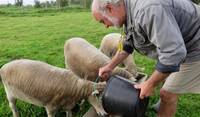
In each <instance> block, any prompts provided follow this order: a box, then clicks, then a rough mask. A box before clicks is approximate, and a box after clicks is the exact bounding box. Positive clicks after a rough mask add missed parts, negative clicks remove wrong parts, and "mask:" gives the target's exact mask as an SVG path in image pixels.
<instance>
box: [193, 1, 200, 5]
mask: <svg viewBox="0 0 200 117" xmlns="http://www.w3.org/2000/svg"><path fill="white" fill-rule="evenodd" d="M192 2H194V3H197V4H198V3H200V0H192Z"/></svg>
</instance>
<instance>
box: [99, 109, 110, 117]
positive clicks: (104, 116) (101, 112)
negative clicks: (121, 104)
mask: <svg viewBox="0 0 200 117" xmlns="http://www.w3.org/2000/svg"><path fill="white" fill-rule="evenodd" d="M97 114H98V116H100V117H106V116H107V115H108V114H107V113H106V112H105V111H104V110H99V111H97Z"/></svg>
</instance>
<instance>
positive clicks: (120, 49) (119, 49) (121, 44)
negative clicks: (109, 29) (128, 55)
mask: <svg viewBox="0 0 200 117" xmlns="http://www.w3.org/2000/svg"><path fill="white" fill-rule="evenodd" d="M123 29H124V28H123V27H122V29H121V37H120V41H119V44H118V51H119V52H120V51H122V50H123V42H124V32H123Z"/></svg>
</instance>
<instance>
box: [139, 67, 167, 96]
mask: <svg viewBox="0 0 200 117" xmlns="http://www.w3.org/2000/svg"><path fill="white" fill-rule="evenodd" d="M169 75H170V73H161V72H159V71H157V70H155V71H154V72H153V74H152V75H151V77H150V78H149V79H148V80H147V81H146V82H144V83H141V84H139V85H135V88H136V89H140V98H141V99H143V98H144V97H148V96H150V95H152V94H153V91H154V88H155V87H156V86H157V85H158V84H159V83H160V82H163V81H164V80H165V79H166V78H167V77H168V76H169Z"/></svg>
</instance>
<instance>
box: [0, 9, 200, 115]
mask: <svg viewBox="0 0 200 117" xmlns="http://www.w3.org/2000/svg"><path fill="white" fill-rule="evenodd" d="M111 32H119V31H118V30H116V29H105V28H104V26H102V25H101V24H98V23H97V22H95V21H94V20H93V19H92V17H91V13H90V11H89V10H82V9H62V10H59V9H32V8H0V66H2V65H4V64H5V63H7V62H9V61H11V60H14V59H19V58H26V59H34V60H41V61H44V62H47V63H49V64H52V65H55V66H58V67H65V65H64V55H63V45H64V43H65V41H66V40H67V39H69V38H71V37H83V38H85V39H86V40H87V41H89V42H90V43H92V44H93V45H95V46H96V47H99V44H100V42H101V39H102V37H103V36H104V35H106V34H108V33H111ZM135 61H136V64H137V65H138V66H139V67H141V68H143V69H144V72H145V73H147V74H149V75H150V74H151V73H152V71H153V68H154V64H155V61H153V60H150V59H148V58H146V57H144V56H141V55H139V54H137V53H136V54H135ZM158 92H159V90H158V89H157V90H156V91H155V95H154V96H152V97H151V98H150V104H149V105H151V104H153V103H155V102H156V101H157V99H158V96H159V93H158ZM17 106H18V110H19V111H20V115H21V117H45V116H46V112H45V110H44V109H43V108H41V107H37V106H34V105H31V104H27V103H24V102H22V101H18V102H17ZM84 106H85V108H84V109H83V110H81V111H79V112H77V111H75V112H74V116H75V117H81V115H83V113H84V112H85V111H86V110H87V109H88V107H89V105H88V104H85V105H84ZM146 115H147V116H148V117H155V116H156V115H155V113H154V112H153V111H152V110H151V109H150V108H149V109H148V110H147V113H146ZM11 116H12V112H11V110H10V108H9V106H8V102H7V100H6V97H5V91H4V88H3V85H2V84H0V117H11ZM56 116H57V117H64V113H63V112H62V111H60V112H59V113H58V114H57V115H56ZM199 116H200V95H194V94H186V95H183V96H181V97H180V99H179V103H178V110H177V113H176V117H199Z"/></svg>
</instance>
